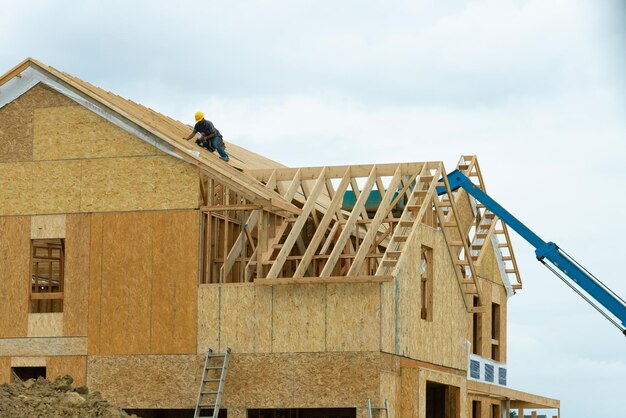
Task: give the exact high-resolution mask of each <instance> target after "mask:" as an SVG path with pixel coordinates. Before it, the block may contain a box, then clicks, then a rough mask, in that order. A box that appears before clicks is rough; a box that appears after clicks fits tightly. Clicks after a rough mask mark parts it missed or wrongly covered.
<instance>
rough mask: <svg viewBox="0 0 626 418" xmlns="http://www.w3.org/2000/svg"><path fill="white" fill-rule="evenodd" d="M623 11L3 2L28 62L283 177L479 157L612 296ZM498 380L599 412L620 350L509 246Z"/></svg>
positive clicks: (579, 0) (624, 161) (496, 4)
mask: <svg viewBox="0 0 626 418" xmlns="http://www.w3.org/2000/svg"><path fill="white" fill-rule="evenodd" d="M625 4H626V2H624V1H623V0H588V1H583V0H528V1H524V0H476V1H464V0H451V1H436V0H413V1H393V0H387V1H371V0H359V1H356V0H348V1H337V0H335V1H326V0H316V1H286V0H266V1H260V0H259V1H253V0H243V1H223V2H216V1H184V0H178V1H176V2H172V1H156V0H153V1H150V2H138V1H129V0H124V1H117V0H108V1H102V2H92V1H54V2H53V1H34V0H28V1H21V2H16V1H13V0H0V10H1V11H2V12H1V13H0V51H1V53H0V72H1V73H4V72H5V71H8V70H9V69H10V68H12V67H13V66H15V65H16V64H17V63H19V62H20V61H21V60H23V59H24V58H26V57H27V56H32V57H34V58H36V59H38V60H40V61H43V62H44V63H46V64H48V65H52V66H54V67H56V68H58V69H60V70H63V71H66V72H68V73H70V74H72V75H75V76H77V77H79V78H82V79H83V80H86V81H89V82H91V83H93V84H96V85H98V86H100V87H103V88H105V89H107V90H111V91H113V92H115V93H117V94H120V95H122V96H124V97H127V98H130V99H133V100H135V101H137V102H140V103H142V104H145V105H147V106H150V107H152V108H154V109H156V110H157V111H159V112H161V113H165V114H167V115H169V116H172V117H174V118H176V119H179V120H182V121H184V122H186V123H189V124H191V123H193V114H194V112H195V111H197V110H203V111H204V112H205V114H206V115H207V118H208V119H210V120H212V121H213V122H214V123H215V125H216V126H217V127H218V128H219V129H220V130H221V131H222V133H223V134H224V136H225V139H226V140H228V141H232V142H235V143H237V144H239V145H241V146H244V147H246V148H249V149H251V150H253V151H255V152H258V153H261V154H263V155H266V156H268V157H270V158H272V159H275V160H277V161H280V162H282V163H284V164H287V165H290V166H299V165H332V164H353V163H382V162H399V161H426V160H442V161H444V163H445V164H446V167H447V168H448V169H449V170H450V169H452V168H453V166H454V164H455V163H456V161H457V160H458V158H459V156H460V155H461V154H477V155H478V157H479V162H480V165H481V168H482V171H483V175H484V176H485V181H486V185H487V188H488V191H489V193H490V194H491V195H492V196H493V197H495V198H496V199H497V200H499V201H500V202H501V203H502V204H504V206H505V207H507V208H508V209H509V210H510V211H511V212H513V213H514V214H515V215H516V216H518V217H519V218H521V220H522V221H523V222H526V223H527V224H528V225H529V226H530V227H531V228H532V229H534V230H535V231H536V232H537V233H538V234H539V235H540V236H541V237H542V238H544V239H545V240H552V241H555V242H556V243H557V244H559V245H560V246H561V247H563V248H565V249H566V250H567V251H568V252H569V253H570V254H572V255H574V256H575V257H576V258H578V259H579V261H581V262H582V263H583V264H584V265H585V266H586V267H587V268H588V269H590V270H591V271H592V272H594V273H595V274H596V275H597V276H598V277H599V278H601V279H602V280H603V281H605V282H606V283H607V284H608V285H609V286H610V287H612V288H613V289H614V290H615V291H616V292H617V293H619V294H620V295H622V297H624V296H625V295H626V279H625V277H624V274H625V273H626V267H625V266H622V265H621V261H623V260H624V258H625V257H624V253H625V252H626V239H625V236H626V217H625V215H626V213H625V210H624V207H625V204H626V196H625V193H624V185H625V184H626V6H625ZM513 240H514V248H515V250H516V252H517V257H518V262H519V264H520V270H521V273H522V275H523V280H524V289H523V290H522V291H521V292H519V293H518V294H517V295H516V296H515V297H513V298H512V299H511V301H510V303H509V322H508V324H509V328H508V331H509V351H508V359H509V361H508V367H509V372H508V376H509V386H510V387H512V388H515V389H519V390H523V391H527V392H531V393H535V394H540V395H544V396H548V397H553V398H558V399H560V400H561V402H562V411H563V415H562V416H564V417H569V418H588V417H595V418H603V417H607V418H608V417H615V416H616V411H623V403H622V401H623V397H624V393H625V392H626V380H625V376H626V339H625V338H624V337H623V336H622V335H621V334H620V333H619V332H618V331H617V329H615V328H614V327H613V326H612V325H610V323H609V322H607V321H606V320H605V319H604V318H602V317H601V316H600V315H599V314H597V313H596V312H595V311H593V310H592V309H591V308H590V307H588V306H587V305H586V304H585V302H583V301H582V300H581V299H579V298H578V296H576V295H575V294H573V293H572V292H571V291H570V290H569V289H568V288H566V287H565V285H564V284H563V283H561V282H560V281H559V280H558V279H557V278H555V277H553V276H552V274H551V273H549V272H548V271H547V270H545V269H544V268H543V267H542V266H541V265H540V264H539V263H538V262H536V261H535V259H534V256H533V250H532V248H530V246H529V245H527V244H526V243H525V242H524V241H523V240H521V239H520V238H519V237H517V236H516V237H515V238H514V239H513Z"/></svg>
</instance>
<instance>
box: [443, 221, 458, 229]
mask: <svg viewBox="0 0 626 418" xmlns="http://www.w3.org/2000/svg"><path fill="white" fill-rule="evenodd" d="M443 226H449V227H452V228H454V227H455V226H456V222H444V223H443Z"/></svg>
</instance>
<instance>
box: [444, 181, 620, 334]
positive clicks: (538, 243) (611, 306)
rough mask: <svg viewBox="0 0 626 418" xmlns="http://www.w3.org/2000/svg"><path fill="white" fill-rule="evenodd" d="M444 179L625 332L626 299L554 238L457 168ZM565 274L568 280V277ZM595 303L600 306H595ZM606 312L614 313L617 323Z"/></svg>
mask: <svg viewBox="0 0 626 418" xmlns="http://www.w3.org/2000/svg"><path fill="white" fill-rule="evenodd" d="M448 181H449V183H450V188H451V189H452V190H457V189H458V188H459V187H460V188H462V189H463V190H465V191H466V192H467V193H469V194H470V195H471V196H473V197H474V198H475V199H476V200H478V201H479V202H480V203H482V204H483V205H484V206H485V208H486V209H488V210H490V211H491V212H493V213H494V214H495V215H496V216H498V217H499V218H500V219H501V220H502V221H503V222H504V223H505V224H507V225H508V226H509V227H511V228H513V229H514V230H515V231H516V232H517V233H518V234H520V235H521V236H522V238H524V239H525V240H526V241H528V242H529V243H530V244H531V245H532V246H533V247H534V248H535V255H536V256H537V260H539V261H540V262H541V263H542V264H543V265H544V266H546V267H547V268H548V269H549V270H550V271H552V272H553V273H554V274H555V275H556V276H557V277H559V278H560V279H561V280H563V282H564V283H565V284H567V285H568V286H569V287H570V288H572V289H573V290H574V291H575V292H576V293H578V295H580V296H581V297H582V298H583V299H584V300H585V301H587V302H588V303H589V304H590V305H591V306H593V307H594V308H595V309H596V310H597V311H598V312H600V313H601V314H602V315H603V316H604V317H605V318H606V319H608V320H609V321H610V322H611V323H612V324H613V325H615V326H616V327H617V328H618V329H619V330H620V331H621V332H622V333H623V334H624V335H625V336H626V302H624V300H623V299H622V298H620V297H619V296H618V295H617V294H616V293H615V292H613V291H612V290H611V289H609V288H608V287H607V286H606V285H604V283H602V282H601V281H600V280H599V279H598V278H596V277H595V276H594V275H593V274H591V273H590V272H589V271H587V269H585V268H584V267H583V266H581V265H580V264H579V263H578V262H577V261H576V260H574V259H573V258H572V257H570V256H569V255H568V254H567V253H566V252H565V251H563V250H562V249H561V248H559V246H558V245H556V244H555V243H554V242H545V241H544V240H542V239H541V238H540V237H539V236H538V235H537V234H535V233H534V232H533V231H531V230H530V229H529V228H528V227H527V226H526V225H524V224H523V223H522V222H520V221H519V220H518V219H517V218H516V217H515V216H513V215H512V214H511V213H509V212H508V211H507V210H506V209H504V208H503V207H502V206H501V205H500V204H498V202H496V201H495V200H493V199H492V198H491V197H489V195H487V193H485V192H484V191H482V190H481V189H480V188H479V187H478V186H476V185H475V184H474V183H472V181H471V180H470V179H469V178H468V177H467V176H466V175H465V174H463V173H462V172H461V171H459V170H454V171H453V172H451V173H450V174H448ZM437 192H438V194H440V195H441V194H443V193H446V190H445V187H438V188H437ZM548 262H549V263H548ZM557 269H558V270H560V271H561V272H562V273H563V274H565V275H566V276H567V278H565V277H563V275H561V274H559V272H558V271H557ZM568 278H569V279H570V280H568ZM571 281H573V282H574V283H576V285H578V287H576V286H574V285H573V284H572V283H571ZM579 288H580V289H582V291H581V290H579ZM583 292H584V293H583ZM592 299H593V300H592ZM594 301H595V302H597V303H595V302H594ZM598 304H600V305H601V306H598ZM607 311H608V312H607ZM609 313H610V314H611V315H613V316H615V318H617V319H618V321H620V322H621V324H620V323H619V322H618V321H616V320H615V319H614V318H613V317H612V316H611V315H610V314H609Z"/></svg>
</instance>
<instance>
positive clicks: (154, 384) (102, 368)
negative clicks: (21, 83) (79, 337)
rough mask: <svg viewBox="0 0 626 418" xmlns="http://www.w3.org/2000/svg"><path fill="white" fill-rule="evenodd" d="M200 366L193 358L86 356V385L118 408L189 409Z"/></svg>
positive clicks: (199, 358)
mask: <svg viewBox="0 0 626 418" xmlns="http://www.w3.org/2000/svg"><path fill="white" fill-rule="evenodd" d="M203 364H204V359H203V357H202V356H196V355H136V356H90V357H89V359H88V360H87V386H88V387H89V389H90V390H91V391H99V392H101V393H102V395H103V396H104V397H105V398H106V399H107V400H108V401H109V402H111V403H114V404H116V405H117V406H119V407H121V408H193V407H194V406H195V403H196V397H197V395H198V392H197V391H198V385H199V382H200V378H201V376H202V366H203ZM131 371H135V372H131ZM230 374H231V373H230V370H229V375H230ZM229 379H230V376H229ZM229 379H227V382H229ZM226 388H227V389H226V390H228V383H227V384H226Z"/></svg>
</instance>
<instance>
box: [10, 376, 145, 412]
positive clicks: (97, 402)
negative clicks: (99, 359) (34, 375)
mask: <svg viewBox="0 0 626 418" xmlns="http://www.w3.org/2000/svg"><path fill="white" fill-rule="evenodd" d="M73 382H74V379H72V377H71V376H63V377H59V378H57V379H55V380H54V382H51V381H49V380H46V379H44V378H43V377H40V378H38V379H37V380H35V379H29V380H27V381H25V382H22V381H17V382H14V383H5V384H3V385H0V418H56V417H63V418H90V417H98V418H119V417H136V415H128V414H126V413H125V412H124V411H122V410H121V409H120V408H118V407H116V406H113V405H111V404H110V403H108V402H107V401H105V400H104V399H102V396H101V395H100V393H99V392H94V393H89V390H88V389H87V387H86V386H79V387H76V388H74V387H72V383H73Z"/></svg>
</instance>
